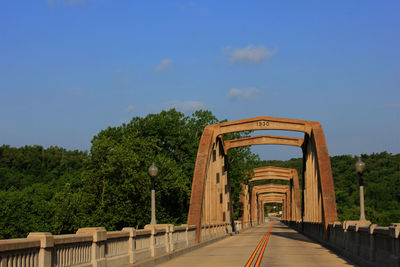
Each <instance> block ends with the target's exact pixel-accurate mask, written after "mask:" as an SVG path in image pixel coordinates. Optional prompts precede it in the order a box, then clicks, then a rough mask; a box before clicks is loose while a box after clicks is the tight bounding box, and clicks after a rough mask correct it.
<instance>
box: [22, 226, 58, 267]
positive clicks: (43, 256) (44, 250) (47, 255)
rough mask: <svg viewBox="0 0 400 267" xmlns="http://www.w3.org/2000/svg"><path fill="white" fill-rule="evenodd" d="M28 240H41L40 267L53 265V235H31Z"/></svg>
mask: <svg viewBox="0 0 400 267" xmlns="http://www.w3.org/2000/svg"><path fill="white" fill-rule="evenodd" d="M28 238H32V239H40V250H39V259H38V260H39V267H47V266H51V265H52V252H53V247H54V237H53V235H52V234H51V233H30V234H29V235H28Z"/></svg>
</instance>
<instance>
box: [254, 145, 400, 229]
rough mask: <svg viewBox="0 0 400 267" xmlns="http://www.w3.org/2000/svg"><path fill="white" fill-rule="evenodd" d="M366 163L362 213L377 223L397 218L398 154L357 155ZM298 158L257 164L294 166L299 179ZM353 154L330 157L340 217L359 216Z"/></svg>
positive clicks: (399, 213) (399, 210)
mask: <svg viewBox="0 0 400 267" xmlns="http://www.w3.org/2000/svg"><path fill="white" fill-rule="evenodd" d="M361 158H362V160H363V161H364V162H365V164H366V170H365V172H364V174H363V181H364V194H365V195H364V197H365V213H366V217H367V219H368V220H370V221H371V222H372V223H377V224H380V225H390V223H393V222H400V154H395V155H392V154H390V153H387V152H382V153H373V154H371V155H366V154H363V155H361ZM302 162H303V160H302V159H301V158H298V159H291V160H288V161H276V160H273V161H261V162H260V163H259V164H258V166H267V165H272V166H278V167H285V168H295V169H297V171H298V173H299V179H300V189H301V183H302ZM356 162H357V157H355V156H350V155H342V156H334V157H331V165H332V175H333V180H334V186H335V195H336V206H337V212H338V217H339V220H340V221H344V220H358V219H359V217H360V208H359V207H360V190H359V182H358V175H357V173H356V171H355V163H356Z"/></svg>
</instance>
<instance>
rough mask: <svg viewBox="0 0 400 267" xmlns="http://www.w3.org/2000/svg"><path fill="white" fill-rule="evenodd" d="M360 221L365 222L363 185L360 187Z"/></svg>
mask: <svg viewBox="0 0 400 267" xmlns="http://www.w3.org/2000/svg"><path fill="white" fill-rule="evenodd" d="M360 179H361V178H360ZM360 221H365V208H364V186H363V185H360Z"/></svg>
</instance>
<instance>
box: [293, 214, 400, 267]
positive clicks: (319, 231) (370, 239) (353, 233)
mask: <svg viewBox="0 0 400 267" xmlns="http://www.w3.org/2000/svg"><path fill="white" fill-rule="evenodd" d="M288 224H289V225H290V226H291V227H293V228H295V229H297V230H299V231H300V232H303V233H304V234H306V235H308V236H310V237H312V238H314V239H316V240H317V241H319V242H320V243H322V244H324V245H326V246H327V247H329V248H331V249H332V250H334V251H336V252H338V253H339V254H342V255H344V256H345V257H347V258H349V259H350V260H351V261H353V262H354V263H357V264H358V265H360V266H392V267H400V238H399V232H400V224H392V226H390V227H382V226H378V225H376V224H371V225H368V226H365V225H362V224H357V221H347V222H344V223H340V222H335V223H330V224H329V225H328V229H327V231H325V229H324V226H323V225H322V224H319V223H295V222H291V223H288Z"/></svg>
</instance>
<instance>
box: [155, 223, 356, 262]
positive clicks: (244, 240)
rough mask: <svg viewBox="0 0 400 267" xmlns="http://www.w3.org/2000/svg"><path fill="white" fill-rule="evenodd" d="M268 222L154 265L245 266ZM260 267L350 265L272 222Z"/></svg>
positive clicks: (296, 233)
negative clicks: (272, 225) (273, 224)
mask: <svg viewBox="0 0 400 267" xmlns="http://www.w3.org/2000/svg"><path fill="white" fill-rule="evenodd" d="M270 224H271V222H269V223H267V224H263V225H259V226H257V227H255V228H251V229H248V230H246V231H243V232H242V233H240V234H239V235H235V236H231V237H228V238H226V239H224V240H221V241H218V242H216V243H213V244H211V245H208V246H206V247H203V248H200V249H198V250H195V251H192V252H189V253H187V254H185V255H182V256H180V257H178V258H175V259H173V260H171V261H168V262H165V263H163V264H160V265H157V266H159V267H170V266H177V267H179V266H182V267H183V266H185V267H186V266H190V267H196V266H240V267H242V266H245V265H246V263H247V261H248V259H249V258H250V256H251V254H252V253H253V251H254V250H255V248H256V247H257V245H258V243H259V242H260V240H261V238H262V237H263V235H264V234H265V232H266V231H267V229H268V227H269V226H270ZM254 262H255V260H254ZM254 262H253V263H254ZM260 266H324V267H329V266H353V265H352V264H350V263H348V262H347V261H346V260H344V259H342V258H340V257H339V256H337V255H336V254H334V253H333V252H330V251H329V250H328V249H326V248H324V247H322V246H321V245H319V244H317V243H314V242H313V241H311V240H310V239H308V238H307V237H305V236H304V235H302V234H300V233H298V232H296V231H295V230H293V229H291V228H289V227H287V226H286V225H284V224H282V223H280V222H275V226H274V228H273V230H272V233H271V236H270V238H269V241H268V244H267V248H266V249H265V252H264V257H263V260H262V262H261V265H260Z"/></svg>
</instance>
